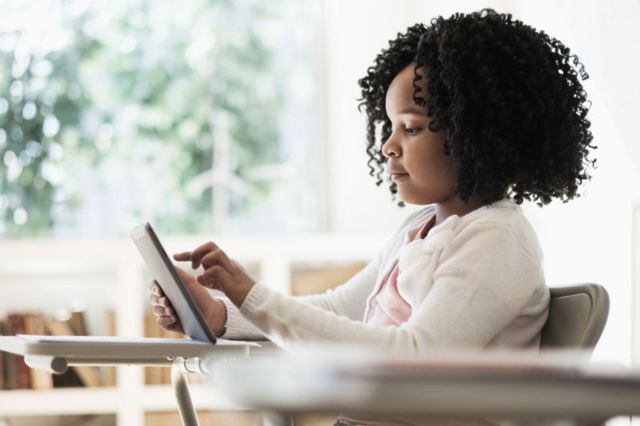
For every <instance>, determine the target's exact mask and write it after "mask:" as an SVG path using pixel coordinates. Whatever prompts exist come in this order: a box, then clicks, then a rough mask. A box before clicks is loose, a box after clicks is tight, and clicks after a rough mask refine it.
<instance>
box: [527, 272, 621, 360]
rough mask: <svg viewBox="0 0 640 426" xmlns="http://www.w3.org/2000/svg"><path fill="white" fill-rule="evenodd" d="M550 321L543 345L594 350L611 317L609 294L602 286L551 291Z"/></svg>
mask: <svg viewBox="0 0 640 426" xmlns="http://www.w3.org/2000/svg"><path fill="white" fill-rule="evenodd" d="M549 290H550V295H551V299H550V301H549V318H548V319H547V322H546V324H545V325H544V327H543V328H542V336H541V342H540V346H541V348H543V349H545V348H546V349H549V348H583V349H587V350H593V348H594V347H595V345H596V343H598V339H600V335H601V334H602V330H603V329H604V326H605V324H606V323H607V317H608V315H609V295H608V294H607V291H606V290H605V289H604V287H602V286H601V285H598V284H581V285H574V286H570V287H554V288H550V289H549Z"/></svg>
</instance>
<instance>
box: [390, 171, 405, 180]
mask: <svg viewBox="0 0 640 426" xmlns="http://www.w3.org/2000/svg"><path fill="white" fill-rule="evenodd" d="M406 177H409V173H391V179H393V180H400V179H404V178H406Z"/></svg>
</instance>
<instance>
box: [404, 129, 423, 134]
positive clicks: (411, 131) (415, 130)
mask: <svg viewBox="0 0 640 426" xmlns="http://www.w3.org/2000/svg"><path fill="white" fill-rule="evenodd" d="M404 131H405V132H406V133H407V134H409V135H415V134H416V133H418V132H419V131H420V129H419V128H418V127H407V128H406V129H404Z"/></svg>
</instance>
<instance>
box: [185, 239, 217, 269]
mask: <svg viewBox="0 0 640 426" xmlns="http://www.w3.org/2000/svg"><path fill="white" fill-rule="evenodd" d="M219 248H220V247H218V246H217V245H215V244H214V243H213V242H212V241H209V242H207V243H204V244H203V245H201V246H200V247H198V248H197V249H195V250H194V251H192V252H191V267H192V268H193V269H196V268H198V267H199V266H200V262H201V261H202V258H203V257H204V256H205V255H206V254H207V253H209V252H211V251H214V250H217V249H219Z"/></svg>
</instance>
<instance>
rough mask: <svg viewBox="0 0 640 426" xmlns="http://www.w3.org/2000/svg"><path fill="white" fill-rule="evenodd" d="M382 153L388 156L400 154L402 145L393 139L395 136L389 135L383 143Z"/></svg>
mask: <svg viewBox="0 0 640 426" xmlns="http://www.w3.org/2000/svg"><path fill="white" fill-rule="evenodd" d="M382 155H384V156H385V157H387V158H391V157H399V156H400V146H399V145H398V144H397V143H395V142H394V141H393V137H389V139H387V141H386V142H385V143H384V144H383V145H382Z"/></svg>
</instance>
